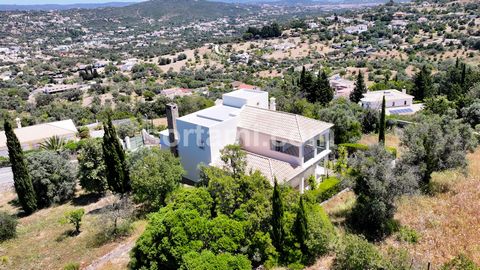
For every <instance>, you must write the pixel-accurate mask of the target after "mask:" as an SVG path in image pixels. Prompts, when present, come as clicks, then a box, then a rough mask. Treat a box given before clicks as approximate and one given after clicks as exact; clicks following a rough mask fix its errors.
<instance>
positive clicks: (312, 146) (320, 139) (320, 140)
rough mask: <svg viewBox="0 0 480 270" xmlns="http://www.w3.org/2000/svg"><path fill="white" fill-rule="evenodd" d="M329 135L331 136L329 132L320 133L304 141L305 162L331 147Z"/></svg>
mask: <svg viewBox="0 0 480 270" xmlns="http://www.w3.org/2000/svg"><path fill="white" fill-rule="evenodd" d="M328 137H329V136H328V133H327V134H319V135H317V136H315V137H314V138H312V139H310V140H308V141H306V142H305V143H304V145H303V162H304V163H305V162H308V161H309V160H311V159H313V158H315V157H316V156H317V155H319V154H321V153H322V152H323V151H326V150H328V149H329V146H328Z"/></svg>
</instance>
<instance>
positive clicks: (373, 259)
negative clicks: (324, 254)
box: [333, 234, 388, 270]
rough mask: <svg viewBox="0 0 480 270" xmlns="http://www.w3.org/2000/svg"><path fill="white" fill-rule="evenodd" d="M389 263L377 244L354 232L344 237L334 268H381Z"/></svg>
mask: <svg viewBox="0 0 480 270" xmlns="http://www.w3.org/2000/svg"><path fill="white" fill-rule="evenodd" d="M387 265H388V264H387V263H386V262H385V261H384V259H383V257H382V255H381V254H380V252H379V251H378V250H377V248H376V247H375V245H373V244H371V243H369V242H368V241H367V240H365V238H363V237H362V236H356V235H353V234H349V235H346V236H345V237H344V239H343V241H342V243H341V246H340V248H339V251H338V252H337V256H336V257H335V260H334V261H333V269H334V270H345V269H348V270H365V269H369V270H377V269H378V270H380V269H386V268H387Z"/></svg>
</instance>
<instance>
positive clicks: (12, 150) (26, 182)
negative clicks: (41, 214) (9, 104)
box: [4, 119, 37, 214]
mask: <svg viewBox="0 0 480 270" xmlns="http://www.w3.org/2000/svg"><path fill="white" fill-rule="evenodd" d="M4 129H5V136H6V137H7V148H8V157H9V158H10V163H11V164H12V172H13V181H14V186H15V191H16V192H17V195H18V201H19V202H20V205H21V206H22V209H23V211H25V213H27V214H31V213H33V212H34V211H35V210H37V199H36V195H35V190H34V188H33V184H32V179H31V177H30V174H29V173H28V170H27V165H26V163H25V158H24V156H23V151H22V147H21V145H20V142H19V141H18V138H17V136H16V135H15V133H14V132H13V128H12V124H10V121H8V120H6V119H5V123H4Z"/></svg>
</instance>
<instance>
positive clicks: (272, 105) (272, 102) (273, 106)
mask: <svg viewBox="0 0 480 270" xmlns="http://www.w3.org/2000/svg"><path fill="white" fill-rule="evenodd" d="M270 110H271V111H276V110H277V103H276V102H275V98H274V97H271V98H270Z"/></svg>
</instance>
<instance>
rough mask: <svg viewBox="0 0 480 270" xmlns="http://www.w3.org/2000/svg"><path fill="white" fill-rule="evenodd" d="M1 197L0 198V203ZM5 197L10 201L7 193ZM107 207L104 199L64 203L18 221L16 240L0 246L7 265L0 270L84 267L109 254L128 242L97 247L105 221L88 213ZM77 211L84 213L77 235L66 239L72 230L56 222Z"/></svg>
mask: <svg viewBox="0 0 480 270" xmlns="http://www.w3.org/2000/svg"><path fill="white" fill-rule="evenodd" d="M4 194H5V193H2V194H0V195H1V196H0V197H2V199H3V198H4V196H3V195H4ZM5 195H6V196H9V197H12V195H11V194H9V193H6V194H5ZM13 198H15V196H13ZM4 201H5V200H2V201H1V202H2V209H3V208H8V209H9V212H10V213H15V212H16V211H15V210H16V209H14V208H12V207H11V206H9V204H8V203H7V205H5V204H4V203H5V202H4ZM109 203H110V200H109V198H108V197H107V198H103V199H101V200H98V201H96V202H93V203H90V204H88V205H84V206H74V205H73V204H72V203H67V204H63V205H59V206H53V207H50V208H47V209H43V210H40V211H38V212H36V213H34V214H32V215H30V216H28V217H23V218H20V219H19V225H18V227H17V234H18V236H17V238H15V239H12V240H9V241H6V242H3V243H1V244H0V257H2V256H6V258H8V262H6V263H3V264H0V269H2V270H3V269H5V270H6V269H29V270H35V269H39V270H40V269H42V270H43V269H63V267H64V266H65V265H66V264H68V263H79V264H80V267H86V266H88V265H89V264H90V263H92V262H93V261H94V260H95V259H96V258H99V257H101V256H103V255H105V254H107V253H108V252H110V251H111V250H113V249H114V248H115V247H116V246H117V245H119V243H122V242H125V241H129V239H128V238H127V239H119V240H116V241H112V242H108V243H105V244H104V245H101V246H97V245H96V242H97V240H96V238H97V235H98V234H99V233H100V232H101V231H102V230H103V229H104V227H105V225H103V226H102V225H101V224H105V220H104V216H103V215H101V214H93V213H92V212H90V211H91V210H94V209H97V208H101V207H104V206H105V205H108V204H109ZM79 207H83V208H84V209H85V212H86V214H85V216H84V218H83V221H82V227H81V233H80V234H79V235H77V236H70V235H69V232H70V231H71V230H72V229H73V227H72V226H71V225H69V224H61V223H60V222H59V221H60V220H61V218H62V217H63V215H64V213H65V212H66V211H69V210H72V209H74V208H79ZM142 222H143V221H140V223H138V222H137V224H134V225H135V227H137V228H138V227H139V224H141V223H142ZM140 233H141V232H139V231H138V230H135V231H134V233H133V235H132V236H131V237H137V236H138V235H139V234H140ZM129 238H130V237H129ZM130 241H131V240H130Z"/></svg>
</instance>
